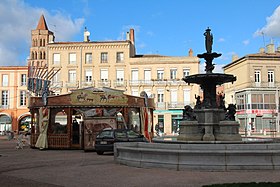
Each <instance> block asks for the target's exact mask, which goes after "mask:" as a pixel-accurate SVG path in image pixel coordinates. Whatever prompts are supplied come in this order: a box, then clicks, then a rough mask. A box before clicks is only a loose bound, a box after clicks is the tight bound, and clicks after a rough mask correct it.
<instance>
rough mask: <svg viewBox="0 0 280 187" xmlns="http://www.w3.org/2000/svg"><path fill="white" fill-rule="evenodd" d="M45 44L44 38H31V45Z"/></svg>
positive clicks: (42, 45) (41, 45)
mask: <svg viewBox="0 0 280 187" xmlns="http://www.w3.org/2000/svg"><path fill="white" fill-rule="evenodd" d="M44 46H46V40H45V39H39V40H37V39H33V40H32V47H44Z"/></svg>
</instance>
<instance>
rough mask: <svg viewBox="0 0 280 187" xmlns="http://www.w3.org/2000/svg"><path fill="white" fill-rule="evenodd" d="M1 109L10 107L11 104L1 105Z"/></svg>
mask: <svg viewBox="0 0 280 187" xmlns="http://www.w3.org/2000/svg"><path fill="white" fill-rule="evenodd" d="M0 109H9V105H0Z"/></svg>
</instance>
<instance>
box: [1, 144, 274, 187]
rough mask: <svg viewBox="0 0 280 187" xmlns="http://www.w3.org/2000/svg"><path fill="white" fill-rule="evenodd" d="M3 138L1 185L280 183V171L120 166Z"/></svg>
mask: <svg viewBox="0 0 280 187" xmlns="http://www.w3.org/2000/svg"><path fill="white" fill-rule="evenodd" d="M15 146H16V142H15V141H14V140H12V141H8V140H6V139H0V180H1V186H3V187H6V186H20V187H22V186H25V187H29V186H34V187H35V186H36V187H55V186H67V187H68V186H69V187H76V186H77V187H78V186H84V187H85V186H128V187H132V186H135V187H136V186H145V187H149V186H168V187H169V186H182V187H183V186H184V187H200V186H203V185H206V184H217V183H233V182H280V177H279V176H280V171H231V172H210V171H209V172H206V171H175V170H167V169H143V168H135V167H128V166H124V165H118V164H116V163H115V162H114V156H113V154H105V155H97V154H96V153H95V152H84V151H83V150H43V151H40V150H38V149H31V148H29V147H24V149H19V150H17V149H15Z"/></svg>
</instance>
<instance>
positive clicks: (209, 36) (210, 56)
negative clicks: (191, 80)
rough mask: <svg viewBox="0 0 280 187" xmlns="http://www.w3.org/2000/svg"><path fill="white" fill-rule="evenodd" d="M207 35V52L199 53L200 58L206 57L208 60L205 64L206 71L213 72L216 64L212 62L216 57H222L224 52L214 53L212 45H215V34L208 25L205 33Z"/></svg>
mask: <svg viewBox="0 0 280 187" xmlns="http://www.w3.org/2000/svg"><path fill="white" fill-rule="evenodd" d="M203 35H204V36H205V48H206V53H203V54H198V55H197V57H198V58H204V59H205V60H206V62H205V63H206V66H205V71H206V73H212V71H213V70H214V68H215V66H214V64H213V63H212V61H213V59H214V58H217V57H220V56H221V55H222V54H218V53H215V52H214V53H212V45H213V35H212V33H211V29H210V28H209V27H208V28H207V29H206V30H205V32H204V34H203Z"/></svg>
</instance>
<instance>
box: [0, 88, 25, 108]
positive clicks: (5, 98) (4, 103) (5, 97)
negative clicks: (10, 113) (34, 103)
mask: <svg viewBox="0 0 280 187" xmlns="http://www.w3.org/2000/svg"><path fill="white" fill-rule="evenodd" d="M26 102H27V91H25V90H22V91H20V103H19V104H20V106H26V104H27V103H26ZM8 106H9V91H8V90H2V91H1V108H8Z"/></svg>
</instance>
